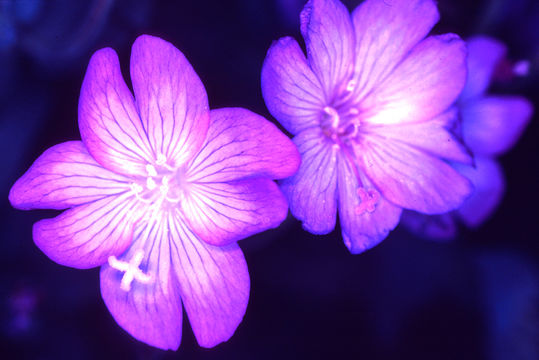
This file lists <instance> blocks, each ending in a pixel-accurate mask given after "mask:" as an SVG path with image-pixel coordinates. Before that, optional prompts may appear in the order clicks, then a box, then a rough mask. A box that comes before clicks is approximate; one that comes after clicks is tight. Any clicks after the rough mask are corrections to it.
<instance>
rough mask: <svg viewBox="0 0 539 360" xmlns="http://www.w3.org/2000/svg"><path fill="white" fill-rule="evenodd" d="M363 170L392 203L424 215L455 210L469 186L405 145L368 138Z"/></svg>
mask: <svg viewBox="0 0 539 360" xmlns="http://www.w3.org/2000/svg"><path fill="white" fill-rule="evenodd" d="M366 142H367V143H368V147H366V148H365V150H364V153H363V161H364V163H363V170H364V171H365V173H366V174H367V176H368V177H369V178H370V180H371V181H372V182H373V183H374V184H375V185H376V187H377V188H378V189H379V190H380V192H381V193H382V195H383V196H384V197H386V198H387V199H388V200H389V201H391V202H392V203H394V204H396V205H399V206H401V207H403V208H406V209H411V210H416V211H419V212H423V213H426V214H440V213H444V212H448V211H450V210H453V209H455V208H457V207H459V206H460V205H461V204H462V202H463V201H464V200H465V199H466V197H467V196H468V195H470V193H471V192H472V186H471V184H470V182H469V181H468V180H467V179H466V178H465V177H463V176H461V175H460V174H459V173H458V172H457V171H456V170H454V169H453V168H452V167H451V166H450V165H449V164H447V163H446V162H444V161H442V160H440V159H438V158H436V157H434V156H432V155H429V154H427V153H424V152H422V151H419V150H417V149H415V148H413V147H411V146H408V145H406V144H403V143H400V142H396V141H390V140H387V139H384V138H377V137H374V136H370V137H369V138H368V140H367V141H366Z"/></svg>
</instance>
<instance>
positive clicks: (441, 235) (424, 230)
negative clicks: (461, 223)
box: [401, 210, 457, 241]
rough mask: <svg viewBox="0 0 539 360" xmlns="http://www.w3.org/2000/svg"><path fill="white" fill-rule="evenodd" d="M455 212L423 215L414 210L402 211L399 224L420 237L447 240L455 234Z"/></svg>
mask: <svg viewBox="0 0 539 360" xmlns="http://www.w3.org/2000/svg"><path fill="white" fill-rule="evenodd" d="M455 219H456V216H455V212H454V211H451V212H448V213H444V214H440V215H425V214H421V213H418V212H415V211H410V210H405V211H403V212H402V216H401V224H403V225H404V226H405V227H406V228H407V229H408V230H410V231H411V232H413V233H414V234H417V235H419V236H421V237H424V238H428V239H431V240H435V241H448V240H451V239H452V238H454V237H455V236H456V235H457V222H456V220H455Z"/></svg>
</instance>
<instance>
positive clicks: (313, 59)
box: [300, 0, 355, 101]
mask: <svg viewBox="0 0 539 360" xmlns="http://www.w3.org/2000/svg"><path fill="white" fill-rule="evenodd" d="M300 19H301V33H302V34H303V38H304V39H305V45H306V47H307V56H308V59H309V64H310V66H311V68H312V69H313V71H314V73H315V74H316V75H317V77H318V79H320V83H321V84H322V87H323V89H324V93H325V95H326V99H325V100H326V101H330V100H331V99H332V96H333V94H334V92H335V91H336V90H337V89H339V88H341V87H343V89H344V88H346V86H347V83H348V81H349V80H350V78H351V76H352V73H353V70H354V69H353V66H354V55H355V54H354V45H355V35H354V28H353V26H352V19H351V18H350V13H349V12H348V10H347V9H346V7H345V6H344V5H343V4H342V3H341V2H340V1H338V0H309V2H308V3H307V4H306V5H305V7H304V8H303V11H302V12H301V15H300Z"/></svg>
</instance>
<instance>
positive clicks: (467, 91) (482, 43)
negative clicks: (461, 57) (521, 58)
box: [460, 36, 507, 101]
mask: <svg viewBox="0 0 539 360" xmlns="http://www.w3.org/2000/svg"><path fill="white" fill-rule="evenodd" d="M466 45H467V46H468V78H467V80H466V86H465V87H464V89H463V90H462V94H461V95H460V100H461V101H466V100H468V99H472V98H474V97H477V96H480V95H482V94H483V93H484V92H485V91H486V90H487V88H488V86H489V84H490V81H491V80H492V75H493V73H494V70H495V69H496V66H497V65H498V64H499V62H500V61H501V60H502V59H503V58H504V56H505V53H506V51H507V49H506V48H505V45H504V44H503V43H502V42H500V41H498V40H496V39H493V38H489V37H486V36H476V37H473V38H470V39H468V40H467V41H466Z"/></svg>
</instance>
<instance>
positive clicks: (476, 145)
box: [462, 96, 533, 155]
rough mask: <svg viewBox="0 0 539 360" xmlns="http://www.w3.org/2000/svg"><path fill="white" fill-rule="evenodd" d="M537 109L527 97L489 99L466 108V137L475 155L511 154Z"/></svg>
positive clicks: (463, 107) (464, 133)
mask: <svg viewBox="0 0 539 360" xmlns="http://www.w3.org/2000/svg"><path fill="white" fill-rule="evenodd" d="M532 111H533V107H532V104H531V103H530V102H529V101H528V100H526V99H525V98H523V97H518V96H489V97H484V98H480V99H477V100H474V101H469V102H467V103H465V104H464V105H462V134H463V137H464V141H465V142H466V144H467V145H468V146H469V147H470V149H472V151H473V152H474V154H480V155H498V154H501V153H503V152H505V151H507V150H509V149H510V148H511V147H512V146H513V145H515V143H516V142H517V140H518V139H519V138H520V136H521V135H522V133H523V132H524V129H525V128H526V125H527V124H528V122H529V121H530V118H531V115H532Z"/></svg>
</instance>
